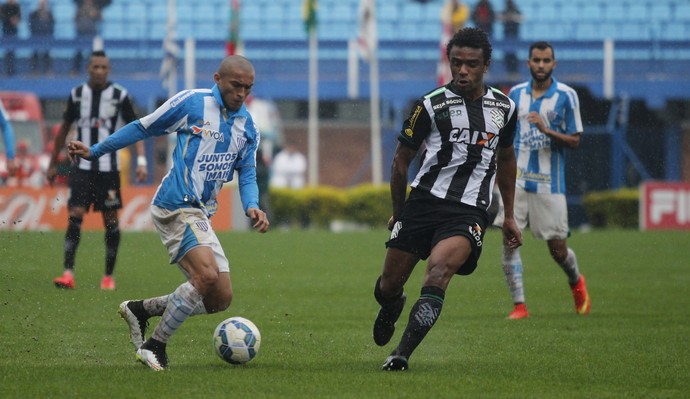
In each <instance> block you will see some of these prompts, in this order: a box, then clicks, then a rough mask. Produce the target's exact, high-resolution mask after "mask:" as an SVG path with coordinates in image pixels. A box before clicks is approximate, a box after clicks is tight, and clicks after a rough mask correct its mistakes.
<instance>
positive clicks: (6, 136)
mask: <svg viewBox="0 0 690 399" xmlns="http://www.w3.org/2000/svg"><path fill="white" fill-rule="evenodd" d="M0 129H2V141H3V142H4V143H5V154H6V155H7V159H8V160H10V161H11V160H13V159H14V129H12V124H11V123H10V118H9V117H8V116H7V112H5V107H3V106H2V103H1V102H0Z"/></svg>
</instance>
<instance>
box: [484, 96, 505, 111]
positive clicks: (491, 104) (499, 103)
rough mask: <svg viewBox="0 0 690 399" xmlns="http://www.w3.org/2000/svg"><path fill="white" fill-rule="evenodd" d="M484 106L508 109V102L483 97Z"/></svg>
mask: <svg viewBox="0 0 690 399" xmlns="http://www.w3.org/2000/svg"><path fill="white" fill-rule="evenodd" d="M483 104H484V106H485V107H488V108H503V109H510V103H506V102H503V101H497V100H491V99H488V98H485V99H484V102H483Z"/></svg>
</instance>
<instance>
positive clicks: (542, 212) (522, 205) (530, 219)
mask: <svg viewBox="0 0 690 399" xmlns="http://www.w3.org/2000/svg"><path fill="white" fill-rule="evenodd" d="M514 212H515V221H516V222H517V224H518V227H519V228H520V230H523V231H524V230H525V228H526V227H527V226H529V228H530V230H531V231H532V235H533V236H534V237H535V238H538V239H540V240H554V239H560V240H564V239H566V238H568V235H569V234H570V228H569V227H568V204H567V202H566V199H565V195H564V194H540V193H530V192H527V191H525V190H524V189H522V188H519V187H515V202H514ZM494 225H495V226H499V227H500V226H502V225H503V202H502V201H501V203H500V207H499V210H498V216H496V220H495V221H494Z"/></svg>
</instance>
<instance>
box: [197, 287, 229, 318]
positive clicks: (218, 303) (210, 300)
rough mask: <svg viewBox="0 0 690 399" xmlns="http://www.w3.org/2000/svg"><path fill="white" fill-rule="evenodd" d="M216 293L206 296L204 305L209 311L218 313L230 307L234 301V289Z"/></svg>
mask: <svg viewBox="0 0 690 399" xmlns="http://www.w3.org/2000/svg"><path fill="white" fill-rule="evenodd" d="M215 294H216V295H213V296H208V297H206V298H204V306H205V307H206V312H208V313H218V312H222V311H224V310H225V309H227V308H229V307H230V304H231V303H232V289H229V290H223V292H218V293H215Z"/></svg>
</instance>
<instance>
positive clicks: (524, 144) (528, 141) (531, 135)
mask: <svg viewBox="0 0 690 399" xmlns="http://www.w3.org/2000/svg"><path fill="white" fill-rule="evenodd" d="M522 123H528V122H527V121H526V120H525V122H522ZM518 143H519V146H520V148H526V149H530V150H541V149H544V148H550V147H551V139H550V138H549V136H547V135H545V134H544V133H542V132H540V131H539V129H537V128H536V127H534V128H531V129H529V130H528V131H526V132H521V133H520V138H519V140H518Z"/></svg>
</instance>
